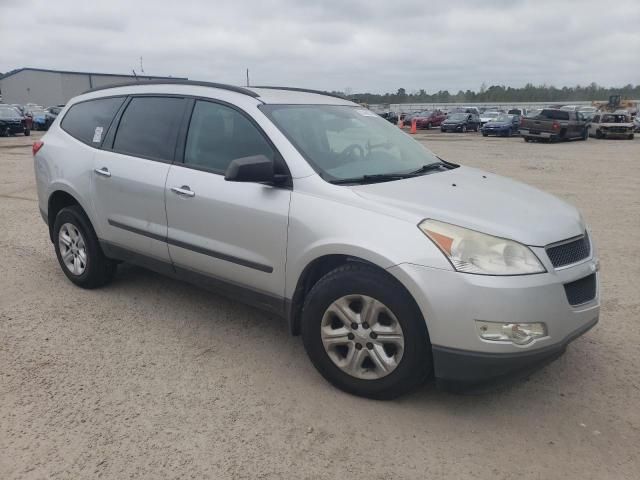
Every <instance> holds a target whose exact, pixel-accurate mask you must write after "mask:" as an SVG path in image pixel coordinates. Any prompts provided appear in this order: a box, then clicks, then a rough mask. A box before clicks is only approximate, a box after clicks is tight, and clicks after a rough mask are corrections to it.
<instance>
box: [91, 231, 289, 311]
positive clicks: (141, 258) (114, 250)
mask: <svg viewBox="0 0 640 480" xmlns="http://www.w3.org/2000/svg"><path fill="white" fill-rule="evenodd" d="M100 246H101V247H102V251H103V252H104V254H105V255H106V256H107V257H109V258H111V259H114V260H120V261H123V262H127V263H131V264H133V265H137V266H139V267H142V268H146V269H148V270H152V271H154V272H156V273H160V274H161V275H165V276H168V277H171V278H174V279H177V280H183V281H186V282H188V283H191V284H193V285H195V286H196V287H200V288H203V289H205V290H209V291H211V292H214V293H217V294H220V295H224V296H225V297H228V298H230V299H231V300H237V301H240V302H242V303H245V304H247V305H251V306H253V307H256V308H259V309H261V310H264V311H267V312H269V313H273V314H275V315H277V316H279V317H282V318H286V312H285V304H286V302H285V299H284V298H282V297H278V296H276V295H271V294H269V293H266V292H260V291H258V290H255V289H252V288H249V287H245V286H243V285H239V284H237V283H233V282H229V281H227V280H223V279H221V278H219V277H215V276H212V275H208V274H204V273H202V272H197V271H195V270H191V269H188V268H184V267H180V266H176V265H172V264H171V263H168V262H165V261H163V260H159V259H157V258H153V257H149V256H147V255H143V254H140V253H137V252H133V251H131V250H129V249H126V248H123V247H120V246H119V245H115V244H113V243H110V242H107V241H104V240H100Z"/></svg>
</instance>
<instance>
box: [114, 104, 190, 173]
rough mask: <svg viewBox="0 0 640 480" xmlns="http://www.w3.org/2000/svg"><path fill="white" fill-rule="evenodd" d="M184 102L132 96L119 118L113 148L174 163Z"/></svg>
mask: <svg viewBox="0 0 640 480" xmlns="http://www.w3.org/2000/svg"><path fill="white" fill-rule="evenodd" d="M184 104H185V101H184V99H182V98H171V97H134V98H132V99H131V102H129V105H127V107H126V109H125V111H124V113H123V114H122V118H121V119H120V124H119V125H118V131H117V132H116V137H115V140H114V142H113V150H114V151H116V152H119V153H124V154H127V155H133V156H137V157H144V158H151V159H154V160H161V161H165V162H171V161H172V160H173V155H174V152H175V147H176V139H177V137H178V130H179V128H180V123H181V121H182V114H183V110H184Z"/></svg>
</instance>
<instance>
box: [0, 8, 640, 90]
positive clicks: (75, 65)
mask: <svg viewBox="0 0 640 480" xmlns="http://www.w3.org/2000/svg"><path fill="white" fill-rule="evenodd" d="M0 46H1V50H0V72H6V71H8V70H11V69H14V68H19V67H40V68H51V69H61V70H81V71H95V72H109V73H131V70H132V69H134V68H135V70H136V72H140V60H139V57H140V56H142V57H143V65H144V72H145V73H146V74H148V75H173V76H186V77H189V78H191V79H198V80H210V81H219V82H225V83H233V84H243V83H244V82H245V68H247V67H248V68H249V70H250V76H251V83H252V84H254V85H261V84H262V85H264V84H268V85H289V86H299V87H307V88H316V89H322V90H343V91H344V90H345V89H346V88H349V89H351V91H352V92H365V91H369V92H374V93H382V92H386V91H395V90H397V89H398V88H399V87H404V88H405V89H407V91H413V90H417V89H420V88H424V89H425V90H427V91H428V92H434V91H437V90H441V89H442V90H445V89H447V90H449V91H451V92H456V91H458V90H459V89H462V90H466V89H471V90H478V89H479V88H480V85H481V84H482V83H483V82H484V83H486V84H487V85H492V84H504V85H510V86H514V87H517V86H523V85H525V84H526V83H528V82H531V83H533V84H542V83H546V84H553V85H556V86H563V85H575V84H582V85H584V84H588V83H591V82H597V83H599V84H602V85H605V86H621V85H624V84H627V83H633V84H637V83H640V0H614V1H606V0H597V1H591V0H575V1H572V0H566V1H562V0H548V1H547V0H538V1H535V0H522V1H519V0H482V1H465V0H457V1H446V0H444V1H441V2H432V1H428V0H419V1H400V0H398V1H391V0H357V1H350V0H315V1H314V0H234V1H226V0H224V1H222V0H214V1H207V0H180V1H164V0H162V1H160V0H99V1H86V0H84V1H81V0H75V1H73V0H20V1H18V0H0Z"/></svg>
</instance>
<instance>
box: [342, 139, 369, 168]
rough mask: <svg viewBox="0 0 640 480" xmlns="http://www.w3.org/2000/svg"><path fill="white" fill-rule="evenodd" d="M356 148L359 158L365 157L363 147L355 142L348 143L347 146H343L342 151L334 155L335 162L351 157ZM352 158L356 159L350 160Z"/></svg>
mask: <svg viewBox="0 0 640 480" xmlns="http://www.w3.org/2000/svg"><path fill="white" fill-rule="evenodd" d="M356 150H358V156H359V157H360V160H364V157H365V154H364V148H362V147H361V146H360V145H358V144H357V143H352V144H351V145H349V146H348V147H347V148H345V149H344V150H343V151H342V152H340V153H339V154H338V156H337V157H336V163H341V162H342V161H347V160H349V159H351V158H352V157H353V156H354V155H353V153H354V152H355V151H356ZM354 160H356V159H355V158H354V159H353V160H351V161H354Z"/></svg>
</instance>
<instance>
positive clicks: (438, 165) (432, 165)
mask: <svg viewBox="0 0 640 480" xmlns="http://www.w3.org/2000/svg"><path fill="white" fill-rule="evenodd" d="M440 168H447V166H446V165H445V164H444V163H440V162H434V163H428V164H426V165H423V166H421V167H420V168H418V169H417V170H414V171H413V172H409V173H408V174H407V175H408V176H411V177H412V176H414V175H420V174H422V173H426V172H430V171H431V170H438V169H440Z"/></svg>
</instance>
